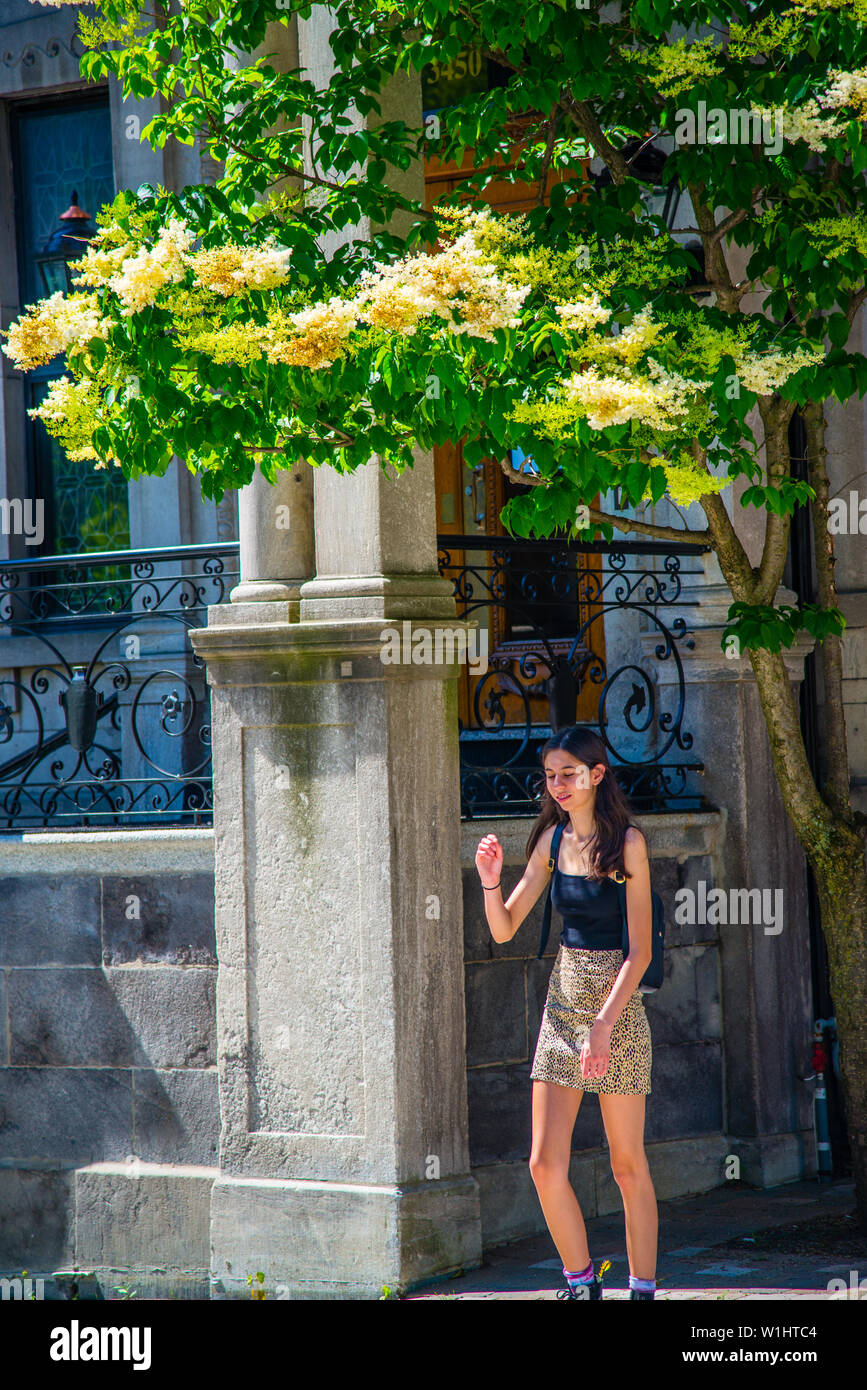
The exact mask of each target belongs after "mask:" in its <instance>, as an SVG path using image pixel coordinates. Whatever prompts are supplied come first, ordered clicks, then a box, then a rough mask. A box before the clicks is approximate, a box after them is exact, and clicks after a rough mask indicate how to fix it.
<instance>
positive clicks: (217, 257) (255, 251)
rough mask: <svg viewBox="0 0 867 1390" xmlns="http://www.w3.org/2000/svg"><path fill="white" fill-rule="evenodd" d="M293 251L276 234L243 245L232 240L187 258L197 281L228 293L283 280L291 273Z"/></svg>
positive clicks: (271, 287) (197, 284) (261, 288)
mask: <svg viewBox="0 0 867 1390" xmlns="http://www.w3.org/2000/svg"><path fill="white" fill-rule="evenodd" d="M291 255H292V253H291V251H288V250H286V249H285V248H284V247H279V246H278V245H277V243H276V241H275V239H274V237H269V238H268V239H267V241H265V242H264V243H263V244H262V245H261V246H242V245H239V244H238V243H237V242H231V243H229V244H228V245H226V246H215V247H212V248H209V249H208V250H205V251H197V252H196V253H195V254H194V255H192V256H189V257H188V258H187V263H188V265H189V266H190V268H191V269H192V271H193V275H194V279H193V284H194V285H195V286H197V287H200V288H203V289H208V290H213V291H214V292H215V293H216V294H221V295H224V296H228V295H230V294H239V293H242V292H243V291H245V290H270V289H274V287H275V286H277V285H280V284H282V283H283V282H284V281H285V280H286V278H287V276H288V274H289V269H290V267H289V262H290V259H291Z"/></svg>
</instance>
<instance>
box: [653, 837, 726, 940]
mask: <svg viewBox="0 0 867 1390" xmlns="http://www.w3.org/2000/svg"><path fill="white" fill-rule="evenodd" d="M700 882H704V884H705V886H706V889H707V892H710V890H711V889H712V888H715V887H716V886H717V884H716V880H715V877H714V866H713V860H712V859H711V857H710V856H709V855H696V856H695V857H694V858H692V859H687V860H686V862H685V863H684V864H683V866H682V868H681V872H680V887H681V888H688V889H689V890H690V892H692V893H694V894H695V895H696V901H697V900H698V893H699V883H700ZM674 914H675V903H674V898H673V897H672V898H671V901H670V903H669V902H668V901H667V902H666V922H667V930H666V933H665V940H666V945H668V944H669V942H670V944H671V945H672V946H692V945H695V944H696V943H698V942H708V943H713V942H718V941H719V930H720V929H719V927H718V926H716V925H713V924H711V923H709V922H694V923H691V922H683V923H680V924H678V923H677V922H676V921H675V919H674ZM695 915H697V914H695ZM669 931H670V935H669Z"/></svg>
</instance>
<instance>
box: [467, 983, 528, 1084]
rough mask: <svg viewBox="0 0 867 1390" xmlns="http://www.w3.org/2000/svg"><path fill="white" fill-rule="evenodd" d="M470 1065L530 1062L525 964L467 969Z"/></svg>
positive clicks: (468, 1051) (468, 1058)
mask: <svg viewBox="0 0 867 1390" xmlns="http://www.w3.org/2000/svg"><path fill="white" fill-rule="evenodd" d="M466 1001H467V1004H466V1007H467V1065H468V1066H479V1065H482V1064H484V1063H487V1062H518V1061H522V1062H523V1061H526V1060H527V1004H526V999H525V996H524V962H523V961H517V960H510V961H505V960H504V961H489V962H488V963H487V964H486V965H468V966H467V967H466Z"/></svg>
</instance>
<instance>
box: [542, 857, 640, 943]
mask: <svg viewBox="0 0 867 1390" xmlns="http://www.w3.org/2000/svg"><path fill="white" fill-rule="evenodd" d="M551 902H552V903H553V905H554V907H555V908H556V909H557V911H558V912H559V914H560V916H561V917H562V918H563V931H562V933H561V936H560V940H561V942H562V944H563V945H564V946H571V947H580V948H581V949H583V950H585V951H616V950H619V949H620V947H621V946H622V944H623V935H622V933H623V927H622V918H621V915H620V894H619V893H618V891H617V885H616V883H615V882H614V879H613V878H608V877H607V876H606V877H605V878H604V879H602V880H601V882H600V881H599V880H598V879H590V878H586V877H585V876H584V875H583V874H564V873H562V872H561V870H560V867H559V865H558V866H557V867H556V868H555V869H554V879H553V882H552V884H551Z"/></svg>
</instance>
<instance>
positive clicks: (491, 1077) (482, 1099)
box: [467, 1063, 532, 1166]
mask: <svg viewBox="0 0 867 1390" xmlns="http://www.w3.org/2000/svg"><path fill="white" fill-rule="evenodd" d="M531 1088H532V1083H531V1081H530V1064H529V1063H524V1064H522V1065H519V1066H512V1067H506V1066H498V1067H470V1069H469V1070H468V1072H467V1103H468V1106H469V1118H470V1163H471V1165H473V1166H475V1165H476V1164H480V1163H497V1162H502V1161H505V1160H507V1159H512V1158H521V1159H526V1158H528V1157H529V1154H530V1120H531V1111H530V1102H531Z"/></svg>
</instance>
